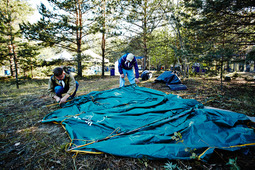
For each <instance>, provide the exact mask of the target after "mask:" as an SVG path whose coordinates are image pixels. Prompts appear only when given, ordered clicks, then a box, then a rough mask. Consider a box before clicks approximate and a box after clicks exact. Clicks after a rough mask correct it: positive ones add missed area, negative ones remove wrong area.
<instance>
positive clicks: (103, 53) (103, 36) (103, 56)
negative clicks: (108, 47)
mask: <svg viewBox="0 0 255 170" xmlns="http://www.w3.org/2000/svg"><path fill="white" fill-rule="evenodd" d="M105 4H106V0H104V4H103V10H104V18H103V35H102V46H101V48H102V77H103V76H104V58H105V31H106V29H105V15H106V7H105Z"/></svg>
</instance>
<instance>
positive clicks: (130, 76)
mask: <svg viewBox="0 0 255 170" xmlns="http://www.w3.org/2000/svg"><path fill="white" fill-rule="evenodd" d="M127 77H128V80H129V82H130V84H134V83H135V75H134V72H133V69H131V70H127Z"/></svg>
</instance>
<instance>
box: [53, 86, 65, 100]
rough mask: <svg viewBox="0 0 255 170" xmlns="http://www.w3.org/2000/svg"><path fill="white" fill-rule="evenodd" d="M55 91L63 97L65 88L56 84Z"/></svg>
mask: <svg viewBox="0 0 255 170" xmlns="http://www.w3.org/2000/svg"><path fill="white" fill-rule="evenodd" d="M54 91H55V93H56V95H57V96H58V97H60V98H62V94H63V93H64V88H63V87H62V86H56V87H55V88H54Z"/></svg>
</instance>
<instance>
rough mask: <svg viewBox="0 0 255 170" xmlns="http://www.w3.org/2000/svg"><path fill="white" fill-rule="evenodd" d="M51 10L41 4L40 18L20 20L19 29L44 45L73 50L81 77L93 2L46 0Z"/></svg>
mask: <svg viewBox="0 0 255 170" xmlns="http://www.w3.org/2000/svg"><path fill="white" fill-rule="evenodd" d="M48 1H49V2H50V4H51V5H52V7H53V10H50V9H47V8H46V6H45V5H44V4H41V7H40V8H39V11H40V14H41V15H42V18H41V19H40V20H39V21H38V22H37V23H35V24H31V23H23V24H22V25H21V29H22V31H23V33H24V35H25V36H26V38H28V39H30V40H38V41H41V44H42V45H43V46H45V47H49V46H50V47H52V46H58V47H61V48H63V49H66V50H68V51H72V52H76V54H77V56H76V61H77V70H78V75H79V76H82V51H83V50H84V49H85V48H86V44H85V37H86V35H88V34H89V33H91V31H90V26H92V24H93V23H94V22H95V20H94V18H93V17H94V15H93V9H94V7H95V6H97V5H95V4H93V3H92V2H91V1H89V0H64V1H60V0H48Z"/></svg>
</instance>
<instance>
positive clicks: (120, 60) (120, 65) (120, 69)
mask: <svg viewBox="0 0 255 170" xmlns="http://www.w3.org/2000/svg"><path fill="white" fill-rule="evenodd" d="M118 63H119V64H118V69H119V73H120V74H123V70H122V58H120V59H119V61H118Z"/></svg>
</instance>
